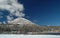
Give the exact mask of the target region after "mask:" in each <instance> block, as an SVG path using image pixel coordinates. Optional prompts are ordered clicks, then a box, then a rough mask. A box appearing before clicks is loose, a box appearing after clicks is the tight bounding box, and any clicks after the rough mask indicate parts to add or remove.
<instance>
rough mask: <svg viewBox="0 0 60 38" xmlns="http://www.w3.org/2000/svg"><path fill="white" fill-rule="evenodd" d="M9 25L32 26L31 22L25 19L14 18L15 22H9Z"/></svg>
mask: <svg viewBox="0 0 60 38" xmlns="http://www.w3.org/2000/svg"><path fill="white" fill-rule="evenodd" d="M9 23H10V24H22V25H24V24H34V23H33V22H31V21H29V20H27V19H25V18H16V19H15V20H13V21H11V22H9Z"/></svg>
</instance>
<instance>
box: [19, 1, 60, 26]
mask: <svg viewBox="0 0 60 38" xmlns="http://www.w3.org/2000/svg"><path fill="white" fill-rule="evenodd" d="M19 2H21V3H22V4H23V5H24V7H25V11H24V13H25V14H26V18H28V19H29V20H31V21H33V22H35V23H37V24H39V25H60V0H20V1H19Z"/></svg>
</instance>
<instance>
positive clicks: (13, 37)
mask: <svg viewBox="0 0 60 38" xmlns="http://www.w3.org/2000/svg"><path fill="white" fill-rule="evenodd" d="M0 38H60V35H8V34H6V35H3V34H1V35H0Z"/></svg>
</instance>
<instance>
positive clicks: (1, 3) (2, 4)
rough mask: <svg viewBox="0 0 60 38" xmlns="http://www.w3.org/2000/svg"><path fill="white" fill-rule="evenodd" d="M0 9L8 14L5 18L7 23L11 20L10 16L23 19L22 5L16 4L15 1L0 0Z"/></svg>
mask: <svg viewBox="0 0 60 38" xmlns="http://www.w3.org/2000/svg"><path fill="white" fill-rule="evenodd" d="M0 9H1V10H7V11H9V12H10V14H9V15H8V16H7V19H8V21H11V20H12V17H10V16H13V15H14V16H16V17H24V16H25V14H24V13H22V12H23V10H24V7H23V4H20V3H18V2H17V0H0Z"/></svg>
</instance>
